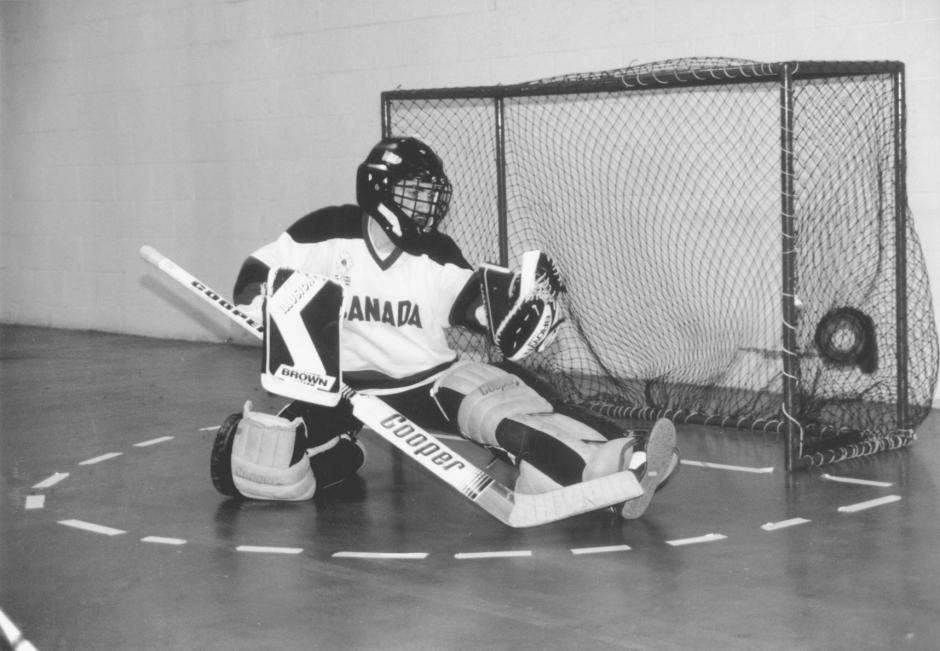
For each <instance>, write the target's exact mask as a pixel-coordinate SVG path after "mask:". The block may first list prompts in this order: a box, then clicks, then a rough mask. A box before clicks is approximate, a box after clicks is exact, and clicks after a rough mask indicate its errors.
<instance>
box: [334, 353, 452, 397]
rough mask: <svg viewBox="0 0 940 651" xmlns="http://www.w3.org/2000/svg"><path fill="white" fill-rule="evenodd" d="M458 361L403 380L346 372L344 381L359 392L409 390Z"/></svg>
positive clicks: (379, 373) (362, 372) (358, 372)
mask: <svg viewBox="0 0 940 651" xmlns="http://www.w3.org/2000/svg"><path fill="white" fill-rule="evenodd" d="M456 361H457V359H456V358H454V359H452V360H450V361H449V362H444V363H443V364H438V365H437V366H434V367H433V368H429V369H428V370H426V371H421V372H420V373H414V374H413V375H409V376H407V377H402V378H393V377H390V376H388V375H385V374H384V373H381V372H379V371H344V372H343V381H344V382H345V383H346V384H348V385H349V386H351V387H352V388H353V389H356V390H357V391H366V390H369V389H372V390H383V389H398V388H407V387H410V386H414V385H415V384H419V383H421V382H422V381H424V380H427V379H428V378H431V377H434V376H435V375H437V374H438V373H440V372H441V371H445V370H447V368H449V367H450V366H452V365H453V364H454V362H456Z"/></svg>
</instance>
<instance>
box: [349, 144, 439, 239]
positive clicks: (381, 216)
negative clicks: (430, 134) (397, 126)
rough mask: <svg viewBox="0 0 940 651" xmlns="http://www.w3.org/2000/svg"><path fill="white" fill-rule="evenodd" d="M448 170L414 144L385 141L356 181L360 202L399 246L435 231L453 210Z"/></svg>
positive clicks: (431, 153)
mask: <svg viewBox="0 0 940 651" xmlns="http://www.w3.org/2000/svg"><path fill="white" fill-rule="evenodd" d="M450 196H451V185H450V181H449V180H447V175H446V174H444V164H443V163H442V162H441V159H440V158H438V157H437V154H435V153H434V152H433V151H431V148H430V147H428V146H427V145H426V144H424V143H423V142H421V141H420V140H417V139H416V138H384V139H383V140H382V141H381V142H379V144H377V145H376V146H375V147H373V148H372V151H370V152H369V156H368V157H367V158H366V160H365V161H364V162H363V163H362V165H360V166H359V171H358V173H357V175H356V199H357V200H358V202H359V205H360V206H361V207H362V209H363V210H365V211H366V212H367V213H369V214H370V215H372V216H373V217H374V218H375V219H376V220H377V221H378V222H379V224H381V226H382V228H383V229H384V230H385V232H386V233H387V234H388V236H389V237H390V238H392V241H393V242H395V243H396V244H399V245H401V244H407V243H408V242H410V241H413V240H414V239H415V238H417V237H420V236H421V235H423V234H425V233H430V232H431V231H433V230H435V229H437V227H438V225H439V224H440V223H441V220H442V219H444V215H446V214H447V209H448V207H449V206H450Z"/></svg>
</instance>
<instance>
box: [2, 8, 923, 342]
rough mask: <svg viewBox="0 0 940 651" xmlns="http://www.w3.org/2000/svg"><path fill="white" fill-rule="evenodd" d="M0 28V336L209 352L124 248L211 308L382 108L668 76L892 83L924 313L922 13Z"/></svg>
mask: <svg viewBox="0 0 940 651" xmlns="http://www.w3.org/2000/svg"><path fill="white" fill-rule="evenodd" d="M0 30H2V31H0V64H2V67H0V74H2V79H0V100H2V103H0V127H2V133H0V136H2V142H0V145H2V146H0V152H2V153H0V157H2V169H0V172H2V183H0V199H2V204H0V209H2V213H0V216H2V227H0V247H2V248H0V320H2V321H3V322H9V323H25V324H41V325H51V326H59V327H66V328H89V329H97V330H108V331H117V332H127V333H136V334H145V335H155V336H166V337H177V338H185V339H200V340H224V339H226V338H229V337H232V336H233V335H234V334H235V333H236V332H237V331H236V330H234V329H233V327H232V326H231V325H229V324H228V323H226V322H225V320H224V319H223V318H216V317H215V316H213V315H211V314H209V313H207V312H206V310H205V309H204V308H203V307H202V306H201V305H199V304H198V303H197V302H195V301H194V300H191V299H189V298H187V297H183V296H180V295H179V293H178V292H177V290H176V289H174V288H172V287H171V286H169V285H168V284H167V283H165V282H163V280H162V279H161V278H159V277H158V276H156V275H154V274H153V273H151V272H150V271H149V270H148V269H147V268H146V267H145V265H144V264H143V263H142V262H141V261H140V260H139V258H138V256H137V249H138V248H139V247H140V245H141V244H144V243H150V244H153V245H155V246H156V247H157V248H160V249H163V250H164V251H165V252H166V253H168V254H171V255H172V257H174V258H175V259H176V260H177V261H178V262H179V263H180V264H182V265H183V266H185V267H189V268H190V269H191V270H192V271H194V272H196V273H197V274H198V275H200V276H201V277H202V278H203V279H204V280H206V281H207V282H208V283H210V284H212V285H215V286H217V287H218V288H219V289H220V290H222V291H226V292H228V291H229V290H230V288H231V284H232V282H233V279H234V274H235V272H236V270H237V268H238V265H239V263H240V261H241V260H242V259H243V258H244V256H245V255H246V254H247V253H249V252H250V251H251V250H252V249H253V248H255V247H256V246H258V245H259V244H261V243H263V242H265V241H267V240H268V239H270V238H271V237H273V236H274V235H275V234H276V233H277V232H279V231H280V230H281V229H282V228H283V227H284V226H286V225H287V224H289V223H290V222H291V221H293V220H294V219H295V218H297V217H299V216H300V215H302V214H304V213H305V212H307V211H309V210H310V209H312V208H315V207H318V206H320V205H323V204H327V203H336V202H347V201H352V200H354V182H353V180H354V172H355V167H356V165H357V164H358V163H359V161H360V160H361V159H362V157H363V156H364V155H365V153H366V151H367V150H368V148H369V147H370V146H371V145H372V144H373V143H374V142H375V141H376V140H377V138H378V136H379V133H380V127H379V123H380V120H379V93H380V92H381V91H382V90H386V89H392V88H397V87H403V88H417V87H428V86H450V85H476V84H494V83H514V82H519V81H526V80H529V79H534V78H538V77H543V76H552V75H558V74H562V73H571V72H583V71H589V70H602V69H607V68H615V67H619V66H624V65H629V64H631V63H641V62H647V61H653V60H658V59H666V58H675V57H683V56H730V57H739V58H750V59H757V60H762V61H779V60H787V59H898V60H902V61H904V62H906V64H907V72H908V88H907V92H908V110H909V114H908V120H909V122H908V128H909V138H908V147H909V163H910V169H909V175H908V188H909V193H910V203H911V207H912V210H913V211H914V214H915V216H916V219H917V224H918V228H919V232H920V235H921V238H922V240H923V243H924V245H925V248H926V254H927V258H928V262H929V265H930V274H931V277H932V279H933V286H934V296H935V300H934V303H935V304H936V305H938V306H940V183H938V176H937V170H938V169H940V65H938V64H940V1H938V0H867V1H865V2H860V1H859V0H827V1H826V2H819V1H818V0H753V1H752V2H741V1H740V0H709V2H700V1H698V0H527V1H526V0H435V1H427V0H349V1H343V2H336V1H333V0H242V1H239V2H232V1H229V0H160V1H154V0H78V1H71V0H3V1H2V2H0Z"/></svg>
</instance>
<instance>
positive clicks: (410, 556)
mask: <svg viewBox="0 0 940 651" xmlns="http://www.w3.org/2000/svg"><path fill="white" fill-rule="evenodd" d="M427 557H428V554H427V552H336V553H335V554H333V558H377V559H383V558H393V559H404V560H419V561H420V560H423V559H425V558H427Z"/></svg>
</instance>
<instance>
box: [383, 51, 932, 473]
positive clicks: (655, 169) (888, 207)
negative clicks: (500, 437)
mask: <svg viewBox="0 0 940 651" xmlns="http://www.w3.org/2000/svg"><path fill="white" fill-rule="evenodd" d="M382 102H383V129H384V131H385V133H386V134H394V135H417V136H418V137H420V138H422V139H424V140H425V141H426V142H428V143H429V144H430V145H431V146H432V147H433V148H434V149H435V150H436V151H437V152H438V153H439V154H440V155H441V156H442V158H443V159H444V161H445V168H446V169H447V171H448V175H449V176H450V177H451V180H452V182H453V185H454V198H453V202H452V208H451V213H450V215H449V216H448V218H447V219H446V220H445V221H444V224H443V230H445V231H447V232H448V233H449V234H450V235H451V236H452V237H454V239H455V240H456V241H457V242H458V243H459V244H460V245H461V246H462V248H463V250H464V253H465V254H466V256H467V258H468V259H469V260H471V261H476V262H483V261H488V262H496V263H500V264H504V265H506V264H509V265H511V264H512V263H513V261H515V260H518V258H519V256H520V255H521V254H522V252H524V251H525V250H527V249H532V248H539V249H542V250H544V251H546V252H548V253H549V254H550V255H551V256H552V257H553V258H554V259H555V260H556V262H557V263H558V265H559V268H560V269H561V270H562V273H563V275H564V277H565V282H566V285H567V288H568V293H567V295H566V296H565V299H564V307H565V309H566V311H567V313H568V321H567V322H566V323H565V324H564V325H563V326H562V329H561V332H560V335H559V339H558V342H557V343H556V344H555V345H554V346H552V347H551V348H550V349H549V350H548V351H546V352H544V353H541V354H539V355H536V356H534V357H532V358H530V359H528V360H527V361H526V366H527V367H528V368H529V370H531V371H534V372H536V373H538V374H539V376H541V377H542V378H543V379H545V380H547V381H548V382H549V383H551V385H552V386H553V387H554V388H555V390H556V391H558V392H559V393H560V394H561V395H562V396H563V397H564V399H565V400H566V401H567V402H570V403H572V404H577V405H580V406H582V407H584V406H587V407H589V408H591V409H592V410H593V411H595V412H596V413H598V414H601V415H605V416H608V417H613V418H618V419H650V420H651V419H655V418H658V417H662V416H665V417H668V418H671V419H673V420H675V421H676V422H694V423H703V424H715V425H721V426H723V427H734V428H739V429H750V430H765V431H774V432H782V433H786V435H787V437H786V438H787V441H788V446H787V467H788V468H791V469H792V468H798V467H806V466H812V465H820V464H825V463H830V462H833V461H838V460H842V459H846V458H851V457H856V456H861V455H865V454H870V453H873V452H877V451H880V450H885V449H893V448H896V447H901V446H904V445H906V444H908V443H910V441H911V440H913V430H914V428H915V427H916V425H917V424H918V423H920V422H921V421H922V420H923V418H924V417H925V416H926V415H927V413H928V412H929V409H930V403H931V400H932V396H933V391H934V387H935V384H936V379H937V367H938V344H937V335H936V326H935V323H934V316H933V310H932V306H931V298H930V291H929V287H928V283H927V276H926V270H925V265H924V260H923V257H922V253H921V248H920V246H919V243H918V240H917V237H916V234H915V232H914V230H913V228H912V220H911V217H910V215H909V214H908V212H907V207H906V198H905V188H904V171H905V168H904V115H903V113H904V101H903V65H901V64H898V63H894V62H849V63H847V62H788V63H774V64H770V63H757V62H752V61H743V60H732V59H682V60H671V61H664V62H657V63H651V64H645V65H640V66H634V67H630V68H624V69H618V70H611V71H605V72H598V73H590V74H579V75H566V76H561V77H554V78H550V79H543V80H538V81H534V82H529V83H524V84H517V85H513V86H491V87H478V88H445V89H430V90H410V91H401V90H399V91H389V92H386V93H383V97H382ZM453 336H454V337H455V338H456V344H457V346H458V347H459V348H460V349H462V351H463V352H464V354H465V355H469V356H474V357H477V358H483V359H493V358H494V357H495V353H494V351H492V350H490V349H489V348H488V346H487V344H486V342H485V341H484V340H483V339H482V338H481V337H479V336H476V335H471V334H468V333H465V332H455V333H454V335H453Z"/></svg>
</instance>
